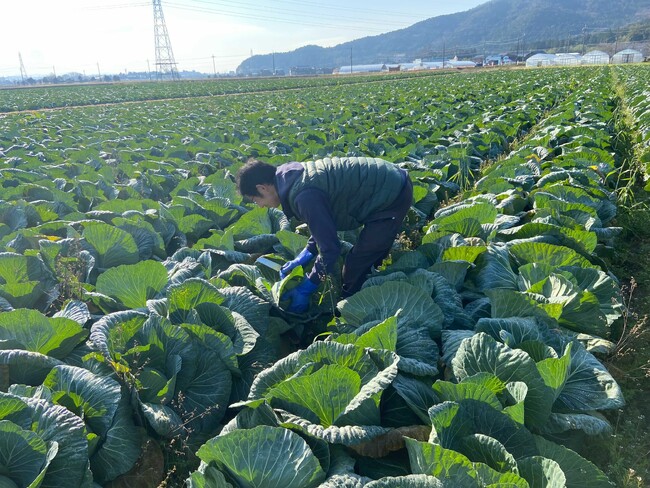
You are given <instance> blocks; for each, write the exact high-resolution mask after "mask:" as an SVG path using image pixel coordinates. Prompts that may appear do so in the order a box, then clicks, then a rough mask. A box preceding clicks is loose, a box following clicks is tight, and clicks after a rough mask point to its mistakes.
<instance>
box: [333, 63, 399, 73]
mask: <svg viewBox="0 0 650 488" xmlns="http://www.w3.org/2000/svg"><path fill="white" fill-rule="evenodd" d="M382 71H388V66H386V65H385V64H355V65H353V66H349V65H348V66H341V67H340V68H339V70H338V73H339V74H341V75H346V74H347V75H349V74H350V73H380V72H382Z"/></svg>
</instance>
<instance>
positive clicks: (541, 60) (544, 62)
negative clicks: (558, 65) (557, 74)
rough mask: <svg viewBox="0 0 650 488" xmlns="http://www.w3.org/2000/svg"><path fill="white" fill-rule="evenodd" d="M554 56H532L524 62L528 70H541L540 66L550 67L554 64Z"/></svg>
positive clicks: (542, 54) (540, 54) (541, 54)
mask: <svg viewBox="0 0 650 488" xmlns="http://www.w3.org/2000/svg"><path fill="white" fill-rule="evenodd" d="M554 59H555V54H544V53H539V54H533V55H532V56H531V57H530V58H528V59H527V60H526V66H527V67H528V68H541V67H542V66H551V65H552V64H554V62H553V61H554Z"/></svg>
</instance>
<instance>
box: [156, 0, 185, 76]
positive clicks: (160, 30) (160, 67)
mask: <svg viewBox="0 0 650 488" xmlns="http://www.w3.org/2000/svg"><path fill="white" fill-rule="evenodd" d="M160 2H161V0H153V19H154V26H153V30H154V36H155V45H156V77H157V78H158V79H162V78H163V76H164V75H166V74H168V75H170V76H171V79H172V80H178V79H180V76H179V75H178V69H177V68H176V61H175V60H174V52H173V51H172V43H171V41H170V40H169V33H168V32H167V25H166V24H165V16H164V14H163V10H162V5H161V4H160Z"/></svg>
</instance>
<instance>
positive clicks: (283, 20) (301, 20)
mask: <svg viewBox="0 0 650 488" xmlns="http://www.w3.org/2000/svg"><path fill="white" fill-rule="evenodd" d="M166 5H167V6H169V7H170V8H173V9H177V10H184V11H187V12H198V13H206V14H216V15H226V16H229V17H236V18H242V19H249V20H261V21H265V22H274V23H279V24H291V25H300V26H309V27H324V28H328V29H341V28H346V27H347V28H350V27H353V28H357V29H358V28H361V29H362V30H363V31H364V32H376V33H383V32H386V29H392V28H395V26H394V24H392V25H389V24H387V23H386V22H373V21H370V20H368V19H365V20H364V22H363V24H360V23H358V22H357V23H354V24H342V23H341V22H340V21H341V20H344V21H346V22H351V23H352V22H356V21H355V20H354V19H342V18H341V17H338V18H335V17H330V18H331V19H332V20H337V21H339V22H337V23H326V22H318V21H311V20H307V19H306V17H311V18H323V17H324V16H318V17H316V16H311V15H303V14H300V15H299V16H298V17H295V15H298V14H297V13H296V12H293V15H294V17H291V16H284V17H278V16H274V15H267V14H265V13H264V11H262V10H258V12H257V13H249V11H247V12H240V11H237V10H229V9H212V8H206V7H194V6H187V5H182V4H178V3H172V2H167V3H166ZM235 8H236V7H235ZM265 10H268V9H265ZM273 12H274V13H280V12H279V11H278V10H277V9H276V10H274V11H273ZM368 24H371V25H375V26H377V27H374V28H373V27H368ZM382 25H383V26H385V27H384V28H379V26H382Z"/></svg>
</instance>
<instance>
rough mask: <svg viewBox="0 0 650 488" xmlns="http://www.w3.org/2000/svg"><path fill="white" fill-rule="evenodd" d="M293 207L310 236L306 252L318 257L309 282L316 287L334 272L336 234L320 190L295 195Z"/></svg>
mask: <svg viewBox="0 0 650 488" xmlns="http://www.w3.org/2000/svg"><path fill="white" fill-rule="evenodd" d="M295 206H296V210H297V213H298V215H299V216H300V218H301V219H302V220H304V221H305V223H306V224H307V226H308V227H309V231H310V232H311V237H310V239H309V242H308V243H307V247H306V249H308V250H309V251H310V252H312V253H313V254H316V253H318V257H317V258H316V262H315V263H314V267H313V268H312V270H311V271H310V272H309V274H308V276H307V277H308V278H309V279H310V280H311V281H312V282H314V283H318V282H319V281H321V278H322V276H324V275H325V274H330V273H332V272H333V271H334V270H335V266H336V261H337V260H338V258H339V256H340V255H341V242H340V241H339V238H338V235H337V234H336V223H335V222H334V216H333V213H332V208H331V207H330V204H329V200H328V198H327V195H325V193H324V192H323V191H322V190H318V189H315V188H307V189H305V190H303V191H301V192H300V193H299V194H298V195H296V199H295Z"/></svg>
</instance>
